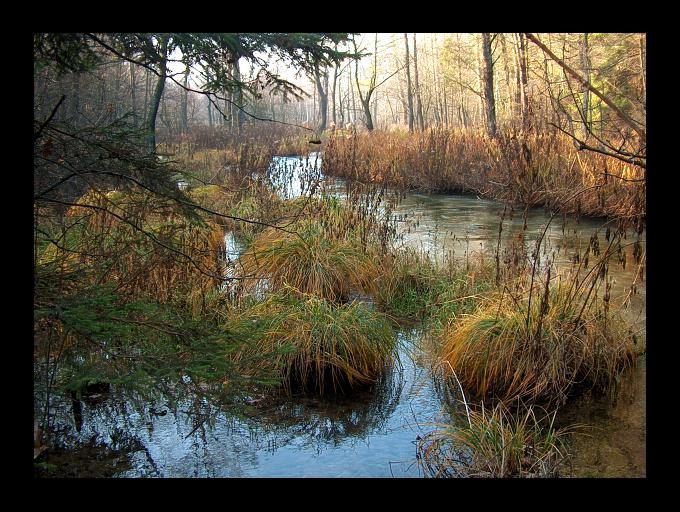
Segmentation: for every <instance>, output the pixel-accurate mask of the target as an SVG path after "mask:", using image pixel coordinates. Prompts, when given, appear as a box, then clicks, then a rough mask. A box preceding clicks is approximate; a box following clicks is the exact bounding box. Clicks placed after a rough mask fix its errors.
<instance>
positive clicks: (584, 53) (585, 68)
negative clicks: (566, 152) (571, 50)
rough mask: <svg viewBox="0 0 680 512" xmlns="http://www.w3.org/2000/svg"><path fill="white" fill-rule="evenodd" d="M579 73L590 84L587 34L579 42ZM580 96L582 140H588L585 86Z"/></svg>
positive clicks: (588, 118) (588, 129)
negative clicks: (581, 96)
mask: <svg viewBox="0 0 680 512" xmlns="http://www.w3.org/2000/svg"><path fill="white" fill-rule="evenodd" d="M581 72H582V73H583V76H584V77H585V80H586V82H590V64H589V62H588V33H587V32H586V33H584V34H583V39H582V40H581ZM581 94H583V119H582V120H581V122H582V125H583V140H588V135H589V132H590V91H589V90H588V88H587V87H586V86H585V85H581Z"/></svg>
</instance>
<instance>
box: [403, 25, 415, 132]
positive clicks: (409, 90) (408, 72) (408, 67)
mask: <svg viewBox="0 0 680 512" xmlns="http://www.w3.org/2000/svg"><path fill="white" fill-rule="evenodd" d="M404 44H405V45H406V84H407V86H406V98H407V100H408V131H410V132H413V89H412V88H411V57H410V55H409V51H408V34H404Z"/></svg>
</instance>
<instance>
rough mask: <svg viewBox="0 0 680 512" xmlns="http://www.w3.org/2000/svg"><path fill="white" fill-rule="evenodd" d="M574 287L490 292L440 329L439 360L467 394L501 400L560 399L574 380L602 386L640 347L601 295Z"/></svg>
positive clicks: (584, 385)
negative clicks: (582, 293) (528, 293)
mask: <svg viewBox="0 0 680 512" xmlns="http://www.w3.org/2000/svg"><path fill="white" fill-rule="evenodd" d="M576 295H577V294H576V293H572V289H571V288H569V287H568V286H565V285H561V284H557V285H555V286H553V287H552V288H550V289H549V292H548V293H545V294H544V296H543V300H537V299H536V297H534V301H533V303H530V301H529V300H526V299H524V300H516V299H514V298H512V300H510V298H508V296H507V294H506V295H505V296H504V297H503V296H502V295H501V294H497V295H495V296H494V297H492V298H490V300H489V302H488V303H487V304H486V305H484V306H481V307H480V308H479V309H477V310H476V311H475V312H474V313H472V314H469V315H466V316H464V317H461V318H460V319H459V320H458V321H456V322H454V323H452V324H451V325H449V326H448V328H447V329H445V332H444V334H443V336H442V337H443V346H442V353H441V355H442V359H443V360H444V361H445V362H447V363H448V364H445V365H444V366H445V367H449V368H450V369H451V370H452V371H455V372H456V373H457V376H458V378H459V379H460V382H461V384H462V385H463V387H464V388H466V389H467V390H469V391H470V392H472V393H473V394H475V395H477V396H479V397H491V398H497V399H499V400H503V401H508V400H513V399H517V398H521V399H530V400H545V401H548V402H556V403H563V402H564V401H565V400H566V398H567V396H568V394H569V393H570V392H571V391H572V390H573V389H574V388H575V387H576V386H578V387H581V388H599V389H605V388H608V387H610V386H611V385H612V384H614V383H616V382H617V380H618V376H619V374H620V372H621V371H622V370H623V368H624V367H626V366H627V365H629V364H631V363H632V362H633V361H634V359H635V355H636V353H637V352H639V351H640V350H641V349H642V347H641V346H640V345H639V344H638V342H637V338H636V337H635V335H634V333H633V332H632V331H631V329H630V328H629V327H628V326H627V324H626V323H625V322H624V320H623V319H622V317H621V316H620V315H619V314H616V313H608V312H607V307H606V305H605V307H604V308H603V307H600V306H602V302H603V301H601V300H591V301H589V302H587V303H584V302H583V301H582V300H580V299H579V298H578V297H577V296H576ZM503 298H505V300H503Z"/></svg>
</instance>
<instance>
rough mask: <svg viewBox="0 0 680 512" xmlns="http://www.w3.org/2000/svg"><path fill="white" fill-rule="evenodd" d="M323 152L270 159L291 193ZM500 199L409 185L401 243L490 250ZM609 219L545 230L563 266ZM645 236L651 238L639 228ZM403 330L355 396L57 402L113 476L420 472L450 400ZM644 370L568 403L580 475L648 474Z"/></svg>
mask: <svg viewBox="0 0 680 512" xmlns="http://www.w3.org/2000/svg"><path fill="white" fill-rule="evenodd" d="M317 156H318V155H311V157H310V158H309V159H308V160H307V159H305V160H304V162H301V160H300V159H299V158H284V157H277V158H276V159H275V161H274V162H273V165H275V166H279V167H286V168H287V169H290V170H291V173H290V174H289V176H288V179H287V180H284V181H279V182H277V185H278V186H279V189H280V193H281V194H282V195H284V196H287V197H294V196H296V195H299V194H301V193H303V192H305V191H306V190H307V189H308V188H310V187H312V186H313V185H312V184H311V183H312V181H314V180H311V181H310V180H309V179H307V181H305V179H302V180H301V179H299V176H298V175H296V169H299V168H300V166H301V165H303V164H304V165H307V166H309V165H310V162H311V161H312V160H314V161H315V162H316V169H318V168H319V164H320V160H321V159H320V157H319V158H318V161H317V160H316V159H317ZM312 163H313V162H312ZM306 176H309V173H308V172H307V174H306ZM315 176H316V177H317V178H320V177H321V175H320V173H317V174H316V175H315ZM326 186H327V187H329V189H330V190H333V191H334V192H335V193H337V194H338V195H340V196H342V195H343V192H342V191H343V185H342V183H341V182H338V181H336V180H327V182H326ZM503 209H504V206H503V205H502V204H499V203H497V202H494V201H489V200H483V199H478V198H475V197H469V196H455V195H423V194H407V195H406V197H405V198H403V200H402V201H401V202H400V203H399V204H398V205H397V206H396V208H395V210H394V212H393V213H394V215H396V216H397V218H398V219H401V220H403V221H404V222H399V223H397V225H398V226H399V227H398V230H399V235H400V237H399V238H400V240H401V243H403V244H404V245H409V246H414V247H419V248H421V249H422V250H424V251H426V252H428V253H430V254H432V256H433V257H438V255H443V254H447V253H448V254H449V255H452V254H453V255H454V257H458V258H469V257H471V255H474V254H475V253H476V252H479V251H482V252H484V253H486V254H487V257H492V254H493V251H494V250H495V249H496V244H497V241H498V227H499V221H500V216H501V214H502V212H503ZM549 219H550V215H549V214H548V213H547V212H545V211H544V210H541V209H535V210H530V211H529V212H527V215H526V230H524V229H523V228H524V223H525V218H524V216H523V215H522V212H521V211H519V212H514V213H513V215H512V218H509V216H508V215H506V219H505V220H504V225H503V232H502V236H501V242H502V245H507V244H509V243H511V241H512V240H513V239H514V238H516V237H517V236H518V233H520V232H523V233H524V239H525V243H526V244H527V246H530V247H533V244H534V243H535V240H536V239H537V238H538V237H539V236H540V234H541V233H542V232H543V229H544V228H545V226H546V223H547V222H548V220H549ZM406 220H408V222H406ZM603 222H604V221H603V220H597V219H584V218H581V219H575V218H566V219H565V218H562V217H559V218H558V217H556V218H555V219H554V220H553V221H552V223H551V225H550V227H549V229H548V230H547V232H546V238H547V243H546V244H545V247H546V249H545V251H546V254H553V255H554V258H555V264H556V266H557V267H558V268H559V267H565V268H566V267H567V266H568V265H569V264H570V263H571V258H572V257H573V253H574V252H575V251H576V250H578V249H579V248H580V247H582V248H585V247H586V246H587V244H588V242H589V239H590V236H591V234H592V233H593V232H594V231H595V230H597V229H598V228H599V227H600V226H602V224H603ZM601 231H602V233H600V235H599V236H600V237H601V244H602V245H604V244H606V241H605V238H604V237H605V234H604V230H601ZM634 240H635V236H634V235H631V242H632V241H634ZM641 240H642V242H641V243H642V248H643V250H644V233H643V234H642V236H641ZM226 242H227V243H226V245H227V248H226V252H227V255H228V256H229V257H230V258H232V259H233V258H234V257H235V256H237V255H238V251H239V246H238V243H237V241H236V240H235V239H234V237H233V236H231V235H227V238H226ZM632 251H633V245H632V243H631V245H629V246H627V247H626V248H625V249H624V254H623V257H622V260H621V262H618V263H613V264H611V265H610V268H609V276H610V279H611V280H612V296H614V297H615V296H617V295H621V294H625V293H627V292H628V290H629V289H630V286H631V283H632V282H633V280H634V278H635V271H636V265H635V264H634V263H633V253H632ZM472 257H474V256H472ZM624 259H625V261H626V263H625V265H624V263H623V260H624ZM624 267H625V268H624ZM625 314H626V315H627V317H628V318H629V319H630V320H631V321H634V322H636V323H637V325H638V326H641V327H640V328H641V330H644V323H645V283H644V281H642V282H639V283H637V293H636V294H635V295H633V296H632V297H631V300H630V304H629V306H628V308H627V309H626V310H625ZM399 337H400V340H401V342H402V343H401V346H402V348H401V349H400V350H401V354H400V356H401V362H400V365H398V366H397V367H395V368H394V369H393V370H392V372H391V373H389V374H388V375H386V376H385V377H384V379H383V380H382V381H381V382H379V383H377V384H376V385H375V386H374V387H373V388H372V389H369V390H365V391H361V392H358V393H354V394H352V395H351V396H345V397H341V398H323V399H320V398H314V397H309V396H307V397H305V396H294V397H293V398H292V399H291V398H279V399H276V398H275V399H269V398H263V397H259V396H254V397H253V398H252V400H251V402H250V405H248V406H247V407H246V410H245V411H244V412H243V411H242V412H241V413H240V414H238V415H236V414H231V413H229V412H225V411H216V412H214V414H210V421H207V422H203V423H201V422H198V428H197V421H196V414H197V413H196V408H195V404H193V405H191V404H188V403H187V404H185V406H182V404H180V407H178V409H177V410H176V411H171V410H169V408H167V407H164V406H163V404H162V403H148V404H142V405H141V406H134V405H133V404H132V403H130V402H128V401H126V400H125V399H124V398H122V397H117V395H116V394H115V393H112V394H111V397H110V398H109V399H108V400H106V401H104V402H103V403H101V404H98V405H92V406H90V405H88V404H87V403H85V402H83V405H82V423H80V422H79V425H75V423H74V419H73V412H72V411H71V408H70V406H69V404H61V406H59V404H57V406H55V414H56V418H57V420H58V424H59V425H60V428H62V429H63V431H64V433H65V434H67V435H68V436H69V437H70V438H71V439H72V440H73V442H86V441H87V442H88V443H90V446H107V447H111V448H113V449H114V450H113V451H112V454H109V455H107V456H106V457H100V459H101V460H103V461H104V462H103V464H105V465H106V467H107V472H106V475H107V476H118V477H136V476H157V477H208V476H209V477H388V478H391V477H396V478H399V477H418V476H422V471H421V469H420V468H419V466H418V464H417V461H416V441H417V438H418V436H422V435H423V434H425V433H427V432H429V431H431V430H433V428H434V426H433V425H432V424H433V423H436V422H438V421H445V420H446V419H447V412H446V408H445V407H444V404H443V402H442V400H441V399H440V397H439V395H438V393H437V391H436V389H435V386H434V384H433V379H432V376H431V374H430V372H429V370H428V365H427V364H426V362H425V361H424V359H425V358H426V355H425V353H424V352H421V351H420V349H419V341H420V339H421V336H420V333H419V331H418V330H417V329H415V330H405V331H403V332H400V333H399ZM645 381H646V364H645V358H644V357H642V358H641V359H640V361H639V363H638V364H637V366H636V367H635V368H634V369H632V370H631V371H629V372H628V374H627V375H626V376H625V379H624V382H623V385H622V389H621V392H620V393H619V394H618V395H617V396H616V397H602V396H590V395H586V396H584V397H580V398H578V399H576V400H573V401H571V402H570V403H568V404H567V405H566V406H565V407H564V408H563V409H561V411H560V413H559V419H560V421H561V422H563V423H565V424H568V423H574V422H577V423H583V424H587V425H589V426H590V427H591V429H590V430H589V431H588V434H589V435H588V436H578V437H576V438H575V439H574V441H573V443H572V447H571V451H572V453H573V454H574V456H573V458H572V467H571V473H572V475H573V476H600V477H607V476H628V477H632V476H645V474H646V455H645V454H646V450H645V446H646V385H645ZM203 406H205V407H206V408H209V407H210V404H203ZM114 452H115V453H114ZM74 464H75V463H74ZM83 476H89V475H83Z"/></svg>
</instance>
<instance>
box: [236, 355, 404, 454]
mask: <svg viewBox="0 0 680 512" xmlns="http://www.w3.org/2000/svg"><path fill="white" fill-rule="evenodd" d="M403 386H404V381H403V375H402V372H401V369H400V368H399V367H395V368H393V369H391V370H389V371H386V372H384V373H383V375H382V376H381V377H380V378H379V379H378V380H377V382H375V383H374V384H373V385H371V386H370V387H367V388H365V389H360V390H355V391H353V392H350V393H347V394H345V395H336V396H324V397H317V396H313V395H304V394H294V395H293V396H291V397H287V396H285V395H284V394H281V395H276V396H271V397H268V398H264V399H262V401H261V402H258V403H257V404H256V405H255V406H254V407H252V408H250V410H247V411H245V412H244V414H243V416H242V419H241V420H242V421H241V426H242V427H244V432H247V433H248V435H249V436H251V437H255V438H256V439H258V440H260V439H261V440H264V441H265V442H266V443H267V444H266V446H267V448H268V449H269V450H271V451H275V450H276V449H277V448H278V447H281V446H284V445H287V444H290V443H292V442H295V444H296V445H298V446H302V447H306V446H316V447H317V448H318V449H319V450H321V449H323V447H324V446H326V445H328V446H338V445H339V444H342V443H344V442H347V441H351V442H356V441H358V440H361V439H365V438H366V437H368V436H369V435H370V434H371V433H373V432H375V431H376V430H379V429H380V428H381V427H383V426H384V424H385V423H386V422H387V420H388V419H389V418H390V416H391V415H392V414H393V413H394V410H395V408H396V406H397V404H398V402H399V396H400V395H401V391H402V388H403Z"/></svg>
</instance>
